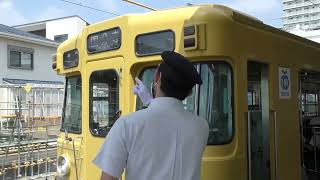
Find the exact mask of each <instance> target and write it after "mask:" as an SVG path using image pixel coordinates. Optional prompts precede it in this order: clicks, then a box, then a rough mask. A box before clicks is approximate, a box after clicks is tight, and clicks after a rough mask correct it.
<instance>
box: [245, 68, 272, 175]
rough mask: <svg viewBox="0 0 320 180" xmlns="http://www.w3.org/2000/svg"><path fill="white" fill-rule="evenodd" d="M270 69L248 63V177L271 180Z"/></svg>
mask: <svg viewBox="0 0 320 180" xmlns="http://www.w3.org/2000/svg"><path fill="white" fill-rule="evenodd" d="M268 70H269V67H268V65H267V64H262V63H257V62H248V65H247V71H248V72H247V73H248V74H247V76H248V119H247V120H248V122H247V123H248V171H249V172H248V176H249V180H257V179H259V180H270V177H271V176H270V156H269V152H270V151H269V150H270V149H269V138H270V136H269V84H268V80H269V74H268Z"/></svg>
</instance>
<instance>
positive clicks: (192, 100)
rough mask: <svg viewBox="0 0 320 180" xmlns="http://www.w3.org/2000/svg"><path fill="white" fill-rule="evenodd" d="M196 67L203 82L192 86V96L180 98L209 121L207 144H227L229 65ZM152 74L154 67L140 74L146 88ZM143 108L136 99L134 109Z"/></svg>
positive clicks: (230, 125) (230, 111) (229, 132)
mask: <svg viewBox="0 0 320 180" xmlns="http://www.w3.org/2000/svg"><path fill="white" fill-rule="evenodd" d="M195 66H196V67H197V69H198V70H199V72H200V74H201V79H202V81H203V84H202V85H201V86H195V87H194V89H193V91H192V95H190V96H189V97H187V98H186V99H185V100H184V101H183V104H184V108H185V109H186V110H188V111H191V112H194V113H196V114H197V115H199V116H201V117H203V118H204V119H206V120H207V121H208V124H209V138H208V145H216V144H226V143H228V142H230V141H231V140H232V137H233V108H232V73H231V68H230V66H229V65H227V64H225V63H201V64H197V65H195ZM154 73H155V68H147V69H145V70H143V71H142V73H141V74H140V76H139V77H140V79H141V80H142V81H143V83H144V84H145V85H146V86H147V88H148V89H149V90H150V84H151V82H152V80H153V75H154ZM142 108H143V107H142V103H141V101H140V99H139V98H137V110H139V109H142Z"/></svg>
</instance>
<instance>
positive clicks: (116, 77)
mask: <svg viewBox="0 0 320 180" xmlns="http://www.w3.org/2000/svg"><path fill="white" fill-rule="evenodd" d="M86 68H87V71H86V75H87V79H86V86H87V87H86V89H87V90H88V91H87V92H86V96H84V97H88V98H87V99H88V106H89V107H88V108H87V112H86V114H88V115H87V116H86V119H87V118H88V120H87V121H86V122H85V125H84V128H85V129H84V131H86V134H87V135H86V145H85V146H86V150H85V151H86V157H85V158H86V160H85V161H86V164H87V168H86V170H85V171H86V172H87V174H86V177H84V178H83V179H100V175H101V171H100V170H99V169H98V168H97V167H96V166H95V165H94V164H93V163H92V160H93V159H94V158H95V156H96V154H97V153H98V151H99V149H100V146H101V145H102V143H103V142H104V139H105V136H106V135H107V133H108V132H109V130H110V129H111V127H112V126H113V124H114V123H115V121H116V120H117V119H118V117H119V115H120V114H121V110H123V105H124V103H123V101H124V98H123V88H122V86H121V84H122V83H123V76H122V71H123V58H112V59H106V60H99V61H94V62H89V63H87V65H86Z"/></svg>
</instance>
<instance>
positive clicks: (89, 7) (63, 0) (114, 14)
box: [58, 0, 120, 16]
mask: <svg viewBox="0 0 320 180" xmlns="http://www.w3.org/2000/svg"><path fill="white" fill-rule="evenodd" d="M58 1H62V2H65V3H69V4H73V5H76V6H80V7H84V8H87V9H91V10H95V11H99V12H103V13H106V14H110V15H113V16H120V14H117V13H114V12H110V11H106V10H103V9H98V8H95V7H91V6H88V5H84V4H82V3H76V2H72V1H68V0H58Z"/></svg>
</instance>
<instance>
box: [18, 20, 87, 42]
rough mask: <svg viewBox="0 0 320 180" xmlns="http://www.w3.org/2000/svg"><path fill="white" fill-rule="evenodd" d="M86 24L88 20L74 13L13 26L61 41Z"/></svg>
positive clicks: (74, 33) (77, 31) (78, 31)
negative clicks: (73, 14)
mask: <svg viewBox="0 0 320 180" xmlns="http://www.w3.org/2000/svg"><path fill="white" fill-rule="evenodd" d="M87 25H89V23H88V22H86V21H85V20H83V19H82V18H81V17H79V16H76V15H75V16H67V17H61V18H56V19H49V20H45V21H39V22H33V23H28V24H22V25H16V26H13V27H14V28H16V29H19V30H22V31H25V32H30V33H33V34H36V35H39V36H42V37H45V38H47V39H51V40H54V41H56V42H59V43H61V42H63V41H65V40H67V39H69V38H71V37H73V36H76V35H77V34H78V33H80V32H81V30H82V29H83V28H84V27H86V26H87Z"/></svg>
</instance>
